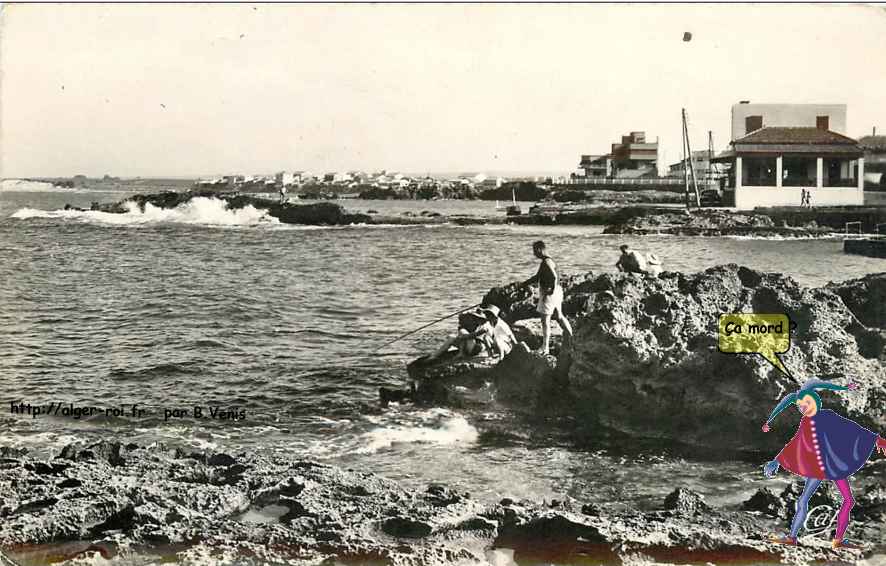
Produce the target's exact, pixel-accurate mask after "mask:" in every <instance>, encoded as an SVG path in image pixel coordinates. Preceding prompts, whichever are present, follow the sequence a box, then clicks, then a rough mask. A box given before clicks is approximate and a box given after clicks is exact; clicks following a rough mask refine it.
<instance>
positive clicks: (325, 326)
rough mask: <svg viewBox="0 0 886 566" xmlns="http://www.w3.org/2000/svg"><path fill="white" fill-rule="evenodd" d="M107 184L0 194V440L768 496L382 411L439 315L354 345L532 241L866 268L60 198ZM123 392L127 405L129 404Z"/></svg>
mask: <svg viewBox="0 0 886 566" xmlns="http://www.w3.org/2000/svg"><path fill="white" fill-rule="evenodd" d="M125 194H126V192H125V191H105V192H95V191H87V190H81V191H70V190H48V189H46V188H45V187H43V188H41V187H36V186H27V185H25V186H23V185H16V186H13V187H10V186H9V185H4V186H3V189H2V190H0V258H2V261H0V282H2V283H0V392H2V395H0V402H2V405H0V445H14V446H25V447H28V448H29V449H31V450H33V451H36V452H38V453H42V454H47V455H49V454H52V453H53V452H55V451H57V450H58V449H60V448H61V447H62V446H63V445H65V444H66V443H68V442H71V441H74V440H91V439H93V440H94V439H100V438H108V437H110V436H119V437H121V438H125V439H127V440H128V441H135V442H139V443H142V444H150V443H152V442H165V443H168V444H170V445H179V446H183V447H185V448H211V449H215V450H225V451H229V452H237V451H241V450H247V451H273V452H278V453H283V454H288V455H291V456H292V457H297V458H315V459H320V460H323V461H326V462H330V463H334V464H338V465H342V466H345V467H351V468H358V469H363V470H367V471H373V472H377V473H380V474H383V475H385V476H387V477H390V478H394V479H397V480H400V481H402V482H404V483H406V484H408V485H414V486H417V487H418V486H424V485H426V484H428V483H431V482H442V483H447V484H450V485H452V486H454V487H457V488H460V489H463V490H466V491H469V492H471V493H472V495H473V496H474V497H476V498H481V499H484V500H490V501H495V500H498V499H499V498H501V497H504V496H508V497H528V498H534V499H548V500H550V499H562V498H563V497H566V496H570V497H575V498H576V499H579V500H582V501H597V502H601V503H604V504H606V505H610V506H613V507H635V508H652V507H657V506H659V505H660V503H661V501H662V499H663V497H664V496H665V495H666V494H667V493H669V492H670V491H671V490H672V489H673V488H674V486H677V485H682V486H686V487H690V488H692V489H695V490H697V491H699V492H701V493H703V494H705V495H706V496H707V498H708V500H709V501H710V502H711V503H713V504H714V505H734V504H737V503H738V502H740V501H742V500H744V499H746V498H747V497H748V496H749V495H750V494H751V493H753V492H754V491H755V490H756V489H757V488H758V487H761V486H763V485H768V486H770V487H774V488H776V489H780V488H781V487H782V486H783V485H784V484H783V483H781V484H779V483H778V482H785V481H787V478H783V479H781V480H773V481H769V482H765V483H764V480H763V479H762V475H761V473H760V465H761V464H762V462H759V463H756V462H747V461H741V460H738V459H735V460H734V461H728V460H727V461H725V462H724V461H715V462H714V461H705V460H704V459H703V458H695V457H693V458H687V457H686V456H685V455H681V454H678V453H675V452H673V451H671V450H670V449H668V448H667V447H657V446H636V445H632V446H624V445H618V444H607V445H599V446H587V445H578V444H576V442H575V441H573V440H572V438H571V437H570V435H569V430H568V426H563V425H562V424H559V423H556V422H549V423H539V422H528V421H526V420H525V419H522V418H519V417H517V416H515V415H512V414H509V413H508V412H507V411H506V410H504V409H502V408H500V407H496V406H494V405H491V406H489V407H486V408H484V409H482V410H470V411H456V410H453V409H448V408H432V409H419V408H415V407H412V406H410V405H402V406H398V405H392V406H390V407H388V408H386V409H382V408H380V407H379V405H378V403H377V390H378V388H379V387H381V386H385V387H400V386H403V385H404V384H405V383H406V371H405V365H406V363H407V362H409V361H410V360H412V359H414V358H415V357H417V356H419V355H421V354H424V353H427V352H428V351H430V350H432V349H434V348H435V347H436V346H437V345H438V343H439V342H440V341H441V340H442V339H443V338H444V337H445V335H446V334H447V333H448V332H451V331H452V330H453V329H454V323H453V322H451V321H450V322H446V323H441V324H438V325H435V326H432V327H431V328H429V329H427V330H425V331H422V332H420V333H418V334H416V335H414V336H411V337H410V338H408V339H405V340H403V341H400V342H397V343H396V344H394V345H392V346H390V347H388V348H386V349H384V350H383V351H382V352H381V353H376V354H373V351H374V350H375V349H376V348H377V347H378V346H379V345H381V344H383V343H385V342H386V341H388V340H390V339H392V338H394V337H396V336H398V335H399V334H402V333H404V332H407V331H409V330H411V329H414V328H417V327H419V326H421V325H423V324H425V323H427V322H429V321H431V320H433V319H435V318H438V317H441V316H444V315H446V314H448V313H450V312H453V311H455V310H458V309H460V308H463V307H465V306H468V305H471V304H473V303H476V302H478V301H479V300H480V299H481V298H482V295H483V294H484V293H485V292H486V291H487V290H488V289H489V288H491V287H492V286H495V285H500V284H504V283H507V282H510V281H512V280H516V279H525V278H527V277H529V276H530V275H531V274H532V273H534V270H535V268H536V260H535V259H534V258H533V257H532V254H531V249H530V246H531V243H532V242H533V241H534V240H537V239H544V240H545V241H546V242H547V243H548V245H549V248H550V250H551V253H552V255H553V256H554V257H555V259H556V260H557V261H558V264H559V265H560V267H561V270H562V271H564V272H568V273H575V272H582V271H587V270H595V271H609V270H612V269H613V267H612V266H613V264H614V263H615V261H616V259H617V253H618V250H617V247H618V245H619V244H621V243H624V242H627V243H630V244H631V245H632V246H635V247H636V248H638V249H641V250H644V251H655V253H657V254H658V255H659V256H660V257H662V259H663V261H664V263H665V267H666V268H667V269H673V270H684V271H695V270H701V269H705V268H707V267H710V266H712V265H715V264H720V263H729V262H735V263H739V264H744V265H748V266H750V267H753V268H758V269H763V270H770V271H778V272H782V273H786V274H789V275H791V276H792V277H794V278H795V279H796V280H797V281H799V282H800V283H801V284H804V285H814V286H819V285H824V284H825V283H827V282H828V281H831V280H843V279H849V278H854V277H859V276H862V275H864V274H866V273H870V272H875V271H882V270H883V262H882V260H878V259H871V258H863V257H858V256H849V255H845V254H843V252H842V243H841V241H840V240H839V239H838V238H835V239H830V240H828V239H825V240H754V239H733V238H685V237H676V236H660V237H658V236H647V237H623V236H608V235H603V234H602V231H601V229H600V228H599V227H534V226H524V227H514V226H505V225H493V226H469V227H462V226H454V225H434V226H386V227H384V226H383V227H377V226H349V227H332V228H323V227H310V226H307V227H301V226H291V225H284V224H280V223H278V222H277V221H276V220H275V219H273V218H269V217H267V216H265V215H264V214H263V213H262V212H261V211H257V210H254V209H244V210H241V211H237V212H231V211H227V210H225V209H224V207H223V206H221V203H220V202H218V201H215V200H213V199H199V200H195V201H194V202H192V203H191V204H189V205H188V206H186V207H182V208H180V209H176V210H158V209H148V210H147V211H145V212H140V211H138V210H133V211H131V212H130V213H128V214H121V215H112V214H104V213H97V212H78V211H64V210H62V208H63V207H64V204H65V203H70V204H72V205H73V206H80V207H88V206H89V203H90V202H92V201H96V200H98V201H102V202H109V201H115V200H119V199H120V198H122V197H123V196H125ZM343 204H345V205H346V206H347V207H349V208H351V209H353V210H363V211H366V210H369V209H375V210H378V211H379V212H381V213H389V214H400V213H403V212H412V213H414V214H420V212H421V211H423V210H435V211H439V212H443V213H475V214H490V215H493V214H497V213H496V211H495V210H494V207H495V203H482V202H480V203H477V202H450V201H439V202H381V201H372V202H369V201H343ZM499 214H500V213H499ZM19 402H24V403H31V404H40V405H47V404H50V403H53V402H56V403H61V404H62V406H64V407H69V406H70V405H69V404H72V405H73V406H76V407H84V406H85V407H97V408H101V409H102V410H104V409H106V408H118V409H119V410H120V411H121V412H122V413H123V414H122V415H120V416H113V415H111V416H108V415H104V414H98V415H93V416H89V417H81V418H74V417H73V416H63V415H54V416H45V415H41V416H38V417H36V418H32V416H30V415H22V414H13V413H12V412H11V404H12V403H19ZM133 404H135V405H137V409H136V410H141V411H143V413H140V414H138V413H136V414H132V406H133ZM195 406H200V407H203V408H204V411H205V412H208V410H209V407H217V408H218V411H219V412H220V414H223V415H225V416H227V417H228V418H208V419H194V418H193V417H192V416H190V415H191V413H192V411H193V407H195ZM167 411H170V412H172V413H173V414H171V415H169V418H167ZM175 411H178V412H175ZM241 412H242V413H241ZM180 414H185V415H188V416H184V417H182V416H180ZM241 414H242V415H243V418H239V417H240V415H241ZM232 417H237V418H232Z"/></svg>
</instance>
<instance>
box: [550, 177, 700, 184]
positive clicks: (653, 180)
mask: <svg viewBox="0 0 886 566" xmlns="http://www.w3.org/2000/svg"><path fill="white" fill-rule="evenodd" d="M566 184H567V185H682V184H683V179H681V178H678V177H637V178H634V179H627V178H620V177H619V178H615V177H576V178H574V179H567V181H566Z"/></svg>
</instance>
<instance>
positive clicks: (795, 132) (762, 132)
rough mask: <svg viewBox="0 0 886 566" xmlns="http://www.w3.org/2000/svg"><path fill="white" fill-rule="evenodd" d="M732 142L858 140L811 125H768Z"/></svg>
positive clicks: (833, 142) (829, 142) (844, 142)
mask: <svg viewBox="0 0 886 566" xmlns="http://www.w3.org/2000/svg"><path fill="white" fill-rule="evenodd" d="M732 144H733V145H738V144H754V145H761V144H779V145H858V142H857V141H855V140H854V139H852V138H849V137H846V136H844V135H842V134H838V133H836V132H832V131H830V130H819V129H818V128H811V127H802V128H801V127H780V126H769V127H765V128H760V129H759V130H755V131H753V132H751V133H749V134H747V135H746V136H744V137H741V138H738V139H737V140H735V141H733V142H732Z"/></svg>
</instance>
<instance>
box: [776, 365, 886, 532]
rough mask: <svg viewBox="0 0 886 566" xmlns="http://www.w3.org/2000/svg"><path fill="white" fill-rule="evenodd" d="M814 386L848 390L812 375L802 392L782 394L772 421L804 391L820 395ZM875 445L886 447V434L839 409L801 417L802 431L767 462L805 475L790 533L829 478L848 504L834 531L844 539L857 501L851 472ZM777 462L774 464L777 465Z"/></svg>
mask: <svg viewBox="0 0 886 566" xmlns="http://www.w3.org/2000/svg"><path fill="white" fill-rule="evenodd" d="M815 389H830V390H836V391H841V390H847V389H848V387H843V386H839V385H834V384H831V383H827V382H823V381H819V380H811V381H809V382H807V383H806V384H804V386H803V388H802V389H801V390H800V391H799V392H798V393H792V394H790V395H788V396H786V397H785V398H784V399H782V401H781V403H779V404H778V406H777V407H776V408H775V410H773V412H772V415H770V417H769V421H772V419H773V418H775V416H776V415H778V413H780V412H781V411H782V410H784V409H785V408H786V407H787V406H788V405H790V404H793V403H795V402H796V400H797V399H802V398H803V397H804V396H805V395H810V394H811V395H812V396H813V397H814V398H816V399H818V395H817V394H816V393H815V391H814V390H815ZM769 421H767V422H769ZM876 447H880V448H883V447H886V440H884V439H883V438H880V436H879V435H877V434H876V433H874V432H871V431H870V430H868V429H866V428H864V427H863V426H861V425H859V424H858V423H856V422H854V421H851V420H849V419H847V418H844V417H841V416H840V415H838V414H837V413H835V412H834V411H830V410H824V409H821V410H819V411H817V412H816V413H815V415H813V416H811V417H805V416H804V417H803V418H802V420H801V421H800V426H799V427H798V429H797V433H796V434H795V435H794V437H793V438H792V439H791V441H790V442H788V444H787V445H786V446H785V447H784V448H783V449H782V451H781V452H780V453H779V454H778V456H776V458H775V460H774V461H773V462H770V463H769V465H767V467H770V466H771V468H770V469H771V470H772V473H774V472H775V470H777V469H778V466H779V465H780V466H781V467H783V468H784V469H786V470H788V471H789V472H791V473H793V474H796V475H798V476H802V477H804V478H806V485H805V486H804V488H803V494H802V495H801V496H800V500H799V501H798V502H797V514H796V515H795V516H794V520H793V522H792V524H791V538H793V539H794V540H796V539H797V535H798V534H799V532H800V529H801V528H802V526H803V523H804V522H805V521H806V515H807V513H808V511H809V500H810V499H811V498H812V495H813V494H814V493H815V491H816V490H817V489H818V486H820V485H821V482H822V481H825V480H830V481H833V482H834V484H835V485H836V486H837V489H838V490H839V491H840V495H842V496H843V505H842V506H841V507H840V512H839V514H838V515H837V533H836V536H835V540H838V541H842V540H843V537H844V535H845V533H846V529H847V527H848V526H849V515H850V512H851V510H852V506H853V505H854V504H855V500H854V499H853V497H852V490H851V489H850V487H849V482H848V480H847V478H848V477H849V476H851V475H853V474H854V473H856V472H857V471H858V470H860V469H861V467H862V466H864V465H865V463H866V462H867V461H868V459H869V458H870V457H871V454H872V453H873V452H874V449H875V448H876ZM773 464H775V465H774V466H772V465H773Z"/></svg>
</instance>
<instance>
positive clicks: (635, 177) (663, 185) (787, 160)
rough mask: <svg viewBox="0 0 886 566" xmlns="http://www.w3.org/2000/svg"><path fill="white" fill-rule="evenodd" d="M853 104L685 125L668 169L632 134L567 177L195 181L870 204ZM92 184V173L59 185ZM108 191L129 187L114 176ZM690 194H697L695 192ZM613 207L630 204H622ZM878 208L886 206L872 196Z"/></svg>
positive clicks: (765, 109)
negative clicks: (850, 110)
mask: <svg viewBox="0 0 886 566" xmlns="http://www.w3.org/2000/svg"><path fill="white" fill-rule="evenodd" d="M846 114H847V108H846V105H845V104H752V103H751V102H750V101H741V102H739V103H737V104H734V105H733V106H732V108H731V125H732V128H731V141H730V142H729V144H728V146H727V149H725V150H723V151H719V152H715V150H714V140H713V137H712V135H711V134H710V132H709V133H708V146H707V147H706V148H698V149H693V148H691V147H690V146H689V143H688V141H687V139H688V133H687V132H686V131H685V128H684V136H683V156H684V157H683V159H681V160H679V161H677V162H675V163H662V162H661V160H660V153H659V139H658V138H657V137H656V138H655V139H654V141H652V138H651V137H648V136H647V134H646V132H645V131H640V130H636V131H631V132H629V133H627V134H625V135H623V136H622V137H621V139H620V140H619V141H616V142H613V143H612V144H611V146H610V147H609V148H608V149H609V150H608V151H606V152H599V153H596V154H593V153H589V154H583V155H581V156H579V158H578V163H577V167H576V169H575V170H573V171H572V172H570V173H568V174H563V175H558V176H545V177H541V176H535V177H511V178H508V177H502V176H498V175H487V174H485V173H470V174H462V175H451V176H435V175H430V174H427V175H423V176H415V175H410V174H405V173H400V172H392V171H387V170H378V171H373V172H365V171H339V172H313V171H306V170H297V169H295V170H288V171H287V170H283V171H279V172H277V173H275V174H259V175H248V174H236V175H223V176H218V177H212V178H202V179H197V180H196V181H193V184H192V185H190V187H189V188H190V189H192V190H197V191H200V192H219V193H221V192H225V193H230V192H239V193H260V194H267V193H280V194H282V195H286V198H287V199H290V200H291V199H300V198H305V199H318V198H319V199H322V198H327V199H328V198H362V199H427V200H431V199H484V200H511V199H516V200H523V201H535V200H542V199H553V200H557V201H560V202H566V201H589V200H600V196H601V195H603V194H607V195H611V194H613V193H634V194H635V195H636V198H632V200H633V201H637V200H638V199H639V200H640V201H648V202H656V203H665V202H670V203H679V202H681V201H683V200H685V201H686V203H687V204H689V202H690V192H691V193H693V195H694V199H695V200H696V204H698V205H713V206H728V207H735V208H738V209H744V210H749V209H753V208H756V207H765V206H816V205H828V206H845V205H864V204H865V201H866V197H865V192H866V191H867V192H874V191H886V174H884V173H886V136H883V135H877V133H876V128H873V129H872V132H871V134H870V135H866V136H862V137H860V138H858V139H854V138H851V137H848V136H847V135H846ZM53 182H54V183H55V184H56V185H60V186H66V187H85V186H87V185H88V184H90V183H92V182H95V181H93V180H90V179H87V178H86V177H85V176H83V175H77V176H75V177H73V178H71V179H66V180H53ZM99 182H101V183H103V184H107V183H115V184H116V183H120V182H121V180H120V179H119V178H117V177H111V176H109V175H105V177H104V178H103V179H101V181H99ZM690 187H691V191H690ZM612 200H616V201H618V200H622V199H619V198H613V199H612ZM868 200H871V201H872V203H873V202H876V203H877V204H879V203H880V202H882V199H880V198H876V199H874V198H873V197H872V198H870V199H868Z"/></svg>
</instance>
